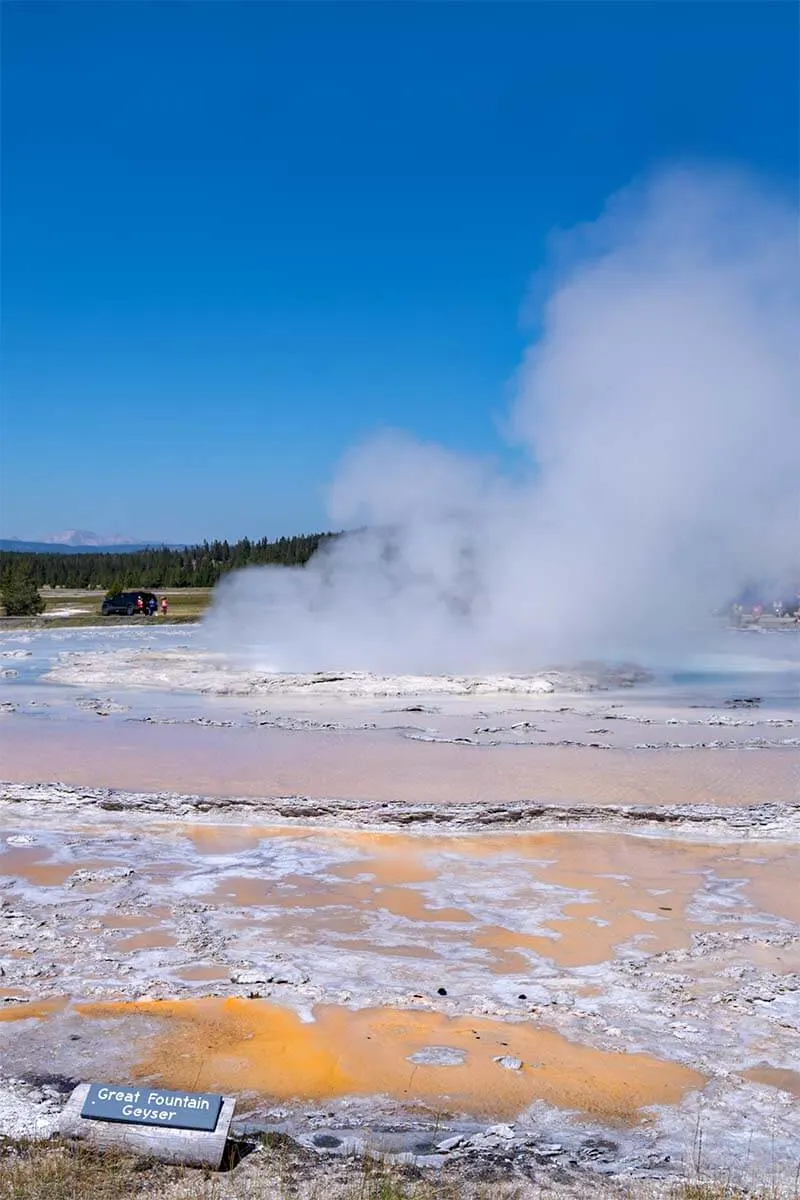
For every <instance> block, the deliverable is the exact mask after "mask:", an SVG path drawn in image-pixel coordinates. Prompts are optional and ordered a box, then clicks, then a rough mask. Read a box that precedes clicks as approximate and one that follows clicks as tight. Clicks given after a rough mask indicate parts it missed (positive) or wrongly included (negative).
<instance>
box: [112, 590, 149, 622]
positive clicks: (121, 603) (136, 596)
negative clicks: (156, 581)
mask: <svg viewBox="0 0 800 1200" xmlns="http://www.w3.org/2000/svg"><path fill="white" fill-rule="evenodd" d="M151 601H152V606H151ZM156 604H157V601H156V597H155V596H154V595H153V593H152V592H142V591H136V592H117V594H116V595H115V596H106V598H105V600H104V601H103V604H102V606H101V609H100V612H101V613H102V614H103V616H104V617H113V616H126V617H132V616H134V615H135V614H136V613H142V614H143V615H145V616H146V615H147V614H148V613H149V612H151V611H154V607H153V606H155V605H156Z"/></svg>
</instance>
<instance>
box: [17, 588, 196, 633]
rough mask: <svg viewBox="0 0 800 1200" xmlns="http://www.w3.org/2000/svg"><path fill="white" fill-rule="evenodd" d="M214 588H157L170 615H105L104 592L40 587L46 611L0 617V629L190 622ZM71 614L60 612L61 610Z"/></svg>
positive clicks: (80, 627)
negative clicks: (103, 606)
mask: <svg viewBox="0 0 800 1200" xmlns="http://www.w3.org/2000/svg"><path fill="white" fill-rule="evenodd" d="M212 591H213V589H212V588H161V589H159V590H157V591H156V593H155V594H156V595H157V596H158V599H159V603H160V602H161V597H162V596H166V597H167V601H168V603H169V615H168V616H167V617H162V616H161V613H160V611H159V613H158V614H157V615H156V616H155V617H141V616H138V615H137V616H133V617H122V616H120V617H104V616H103V615H102V613H101V612H100V606H101V604H102V603H103V600H104V598H105V592H104V591H100V590H92V589H84V590H80V589H77V588H41V589H40V592H39V594H40V595H41V597H42V599H43V600H44V603H45V608H44V612H43V613H41V614H40V615H39V616H36V617H0V629H82V628H88V627H90V626H92V625H98V626H100V627H101V628H103V629H105V628H106V627H107V626H109V625H131V626H139V625H148V626H157V625H188V624H192V623H193V622H195V621H199V620H200V618H201V617H202V615H203V613H204V612H205V611H206V609H207V608H208V605H209V602H210V600H211V593H212ZM66 610H73V611H70V612H69V614H68V615H63V616H62V615H59V614H60V613H62V612H65V613H66Z"/></svg>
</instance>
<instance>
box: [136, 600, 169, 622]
mask: <svg viewBox="0 0 800 1200" xmlns="http://www.w3.org/2000/svg"><path fill="white" fill-rule="evenodd" d="M136 607H137V609H138V610H139V612H140V613H141V614H143V615H144V616H145V617H154V616H155V615H156V612H157V610H158V601H157V600H156V598H155V596H150V598H149V599H148V600H147V601H145V598H144V596H142V595H139V596H137V597H136ZM168 611H169V602H168V600H167V597H166V596H162V597H161V615H162V617H165V616H166V615H167V612H168Z"/></svg>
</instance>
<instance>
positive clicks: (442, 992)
mask: <svg viewBox="0 0 800 1200" xmlns="http://www.w3.org/2000/svg"><path fill="white" fill-rule="evenodd" d="M436 995H437V996H446V995H447V988H442V987H440V988H437V989H436Z"/></svg>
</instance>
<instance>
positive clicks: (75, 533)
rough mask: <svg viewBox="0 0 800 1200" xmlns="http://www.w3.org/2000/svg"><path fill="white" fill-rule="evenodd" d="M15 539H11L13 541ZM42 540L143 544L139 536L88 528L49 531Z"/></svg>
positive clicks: (71, 543)
mask: <svg viewBox="0 0 800 1200" xmlns="http://www.w3.org/2000/svg"><path fill="white" fill-rule="evenodd" d="M15 540H16V539H12V541H15ZM42 542H43V543H45V544H50V543H51V542H52V543H53V545H58V546H93V547H97V546H143V545H146V544H147V543H146V542H143V541H142V539H141V538H134V537H127V536H126V535H125V534H124V533H92V531H91V530H90V529H65V530H64V531H63V532H62V533H50V534H47V536H46V537H43V538H42Z"/></svg>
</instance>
